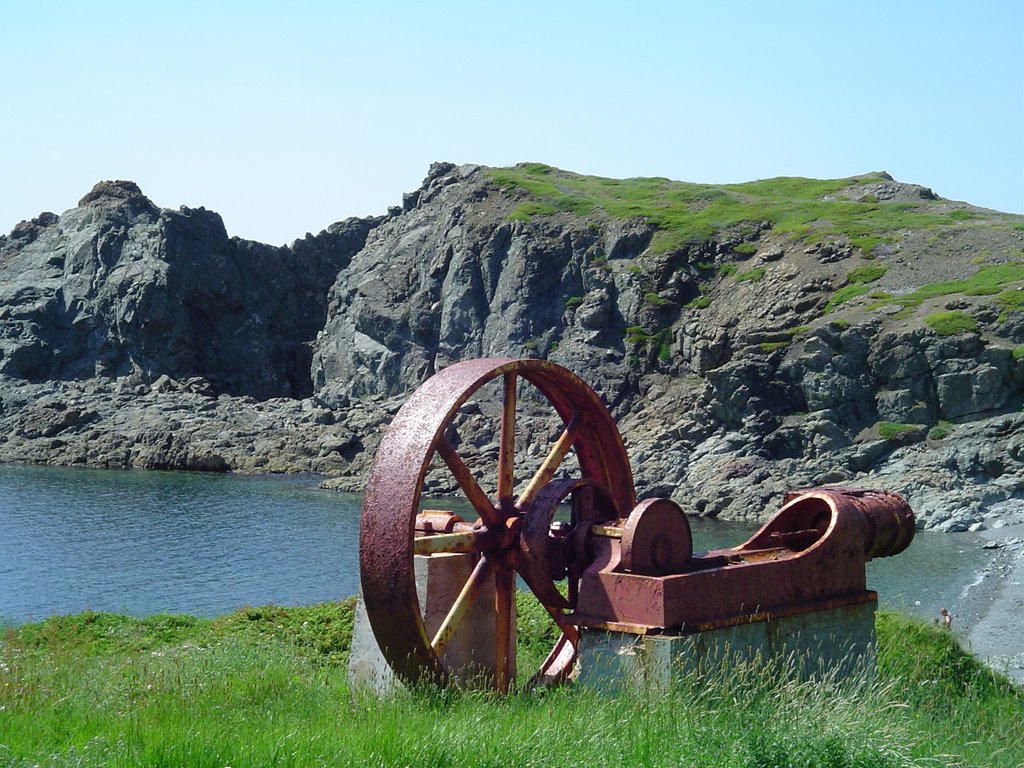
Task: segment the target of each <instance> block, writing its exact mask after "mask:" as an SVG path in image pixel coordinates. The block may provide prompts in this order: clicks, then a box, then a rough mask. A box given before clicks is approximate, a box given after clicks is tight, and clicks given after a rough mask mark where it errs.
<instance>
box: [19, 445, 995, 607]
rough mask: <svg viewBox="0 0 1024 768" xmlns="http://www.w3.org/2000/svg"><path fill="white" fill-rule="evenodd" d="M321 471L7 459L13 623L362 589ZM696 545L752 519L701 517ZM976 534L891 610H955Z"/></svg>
mask: <svg viewBox="0 0 1024 768" xmlns="http://www.w3.org/2000/svg"><path fill="white" fill-rule="evenodd" d="M317 482H318V479H317V478H313V477H280V476H275V477H246V476H236V475H210V474H196V473H176V472H145V471H134V472H132V471H125V472H117V471H104V470H84V469H62V468H54V467H19V466H2V465H0V624H2V623H11V622H13V623H21V622H24V621H28V620H33V619H42V618H45V617H46V616H50V615H53V614H59V613H76V612H78V611H82V610H85V609H91V610H95V611H116V612H120V613H128V614H133V615H147V614H152V613H161V612H172V613H191V614H196V615H215V614H219V613H225V612H227V611H231V610H234V609H236V608H239V607H241V606H244V605H262V604H266V603H277V604H279V605H303V604H310V603H316V602H322V601H325V600H334V599H338V598H342V597H346V596H348V595H352V594H355V592H356V591H357V590H358V588H359V573H358V553H357V542H358V533H359V511H360V510H359V507H360V498H359V497H358V496H353V495H343V494H336V493H331V492H327V491H321V490H319V489H318V488H317V487H316V485H317ZM693 528H694V538H695V548H696V549H708V548H711V547H718V546H727V545H734V544H738V543H740V542H742V541H743V540H745V539H746V538H747V537H748V536H749V535H750V533H751V532H752V530H753V529H752V528H751V527H750V526H743V525H735V524H727V523H716V522H714V521H705V520H695V521H693ZM987 559H988V558H987V557H986V554H985V553H984V552H983V551H982V550H980V548H979V546H978V543H977V542H976V540H975V539H974V538H973V537H966V536H965V535H951V534H930V535H929V534H924V533H919V534H918V536H917V538H916V540H915V542H914V544H913V546H912V547H911V548H910V550H908V551H907V552H905V553H903V554H902V555H900V556H899V557H895V558H887V559H882V560H876V561H873V562H872V563H870V564H869V565H868V584H869V586H870V587H871V588H873V589H877V590H878V591H879V593H880V596H881V601H882V604H883V605H889V606H894V607H902V608H904V609H906V610H909V611H910V612H913V613H919V614H921V615H925V616H932V615H934V614H935V613H937V611H938V608H939V607H940V606H942V605H949V606H950V607H951V610H954V612H955V606H956V605H957V604H958V600H959V599H960V597H961V595H962V593H963V590H964V589H965V587H967V586H968V585H970V584H971V583H972V582H974V581H975V578H976V576H975V574H976V573H977V571H978V569H979V568H980V567H981V566H982V565H983V564H984V563H985V562H987Z"/></svg>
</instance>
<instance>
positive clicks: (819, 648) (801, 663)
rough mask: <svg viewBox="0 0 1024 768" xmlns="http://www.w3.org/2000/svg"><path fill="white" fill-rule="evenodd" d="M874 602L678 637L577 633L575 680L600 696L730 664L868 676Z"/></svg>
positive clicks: (872, 666)
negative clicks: (600, 694) (577, 669)
mask: <svg viewBox="0 0 1024 768" xmlns="http://www.w3.org/2000/svg"><path fill="white" fill-rule="evenodd" d="M876 606H877V602H876V601H869V602H864V603H859V604H854V605H847V606H842V607H839V608H831V609H828V610H822V611H813V612H810V613H801V614H797V615H795V616H785V617H782V618H777V619H771V620H767V621H757V622H752V623H747V624H736V625H734V626H730V627H724V628H722V629H715V630H709V631H705V632H695V633H691V634H680V635H634V634H628V633H623V632H607V631H604V630H591V629H584V630H582V631H581V633H580V646H579V660H578V662H577V664H578V668H579V673H578V677H577V681H578V682H579V684H581V685H587V686H591V687H594V688H599V689H601V690H619V689H623V688H631V687H637V686H642V687H653V688H660V689H664V688H668V687H669V686H671V685H672V683H673V682H674V681H677V680H678V679H679V678H680V677H682V676H684V675H687V674H691V673H694V672H700V673H706V672H714V671H716V670H718V669H724V668H726V667H728V666H730V665H734V664H737V663H749V664H769V665H770V664H776V665H781V667H782V668H785V669H793V670H794V671H795V672H797V673H798V674H799V676H800V677H803V678H819V679H820V678H824V677H836V678H840V679H845V678H850V677H854V676H856V675H863V674H867V675H871V674H873V673H874V670H875V608H876Z"/></svg>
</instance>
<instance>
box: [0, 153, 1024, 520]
mask: <svg viewBox="0 0 1024 768" xmlns="http://www.w3.org/2000/svg"><path fill="white" fill-rule="evenodd" d="M1022 287H1024V217H1020V216H1012V215H1008V214H1000V213H997V212H994V211H988V210H984V209H979V208H975V207H973V206H970V205H967V204H965V203H959V202H954V201H949V200H943V199H941V198H939V197H938V196H936V195H935V194H934V193H933V192H932V191H931V190H929V189H927V188H925V187H920V186H917V185H912V184H903V183H899V182H896V181H894V180H892V179H891V178H889V177H888V176H887V175H885V174H882V173H873V174H866V175H863V176H859V177H854V178H850V179H840V180H827V181H817V180H808V179H772V180H766V181H762V182H753V183H750V184H741V185H728V186H712V185H695V184H683V183H679V182H670V181H668V180H665V179H632V180H612V179H597V178H593V177H582V176H577V175H575V174H570V173H566V172H562V171H558V170H557V169H553V168H550V167H548V166H543V165H539V164H524V165H520V166H516V167H515V168H511V169H490V168H484V167H479V166H462V167H456V166H453V165H450V164H435V165H434V166H432V167H431V169H430V172H429V174H428V176H427V178H426V180H425V181H424V183H423V185H422V186H421V188H420V189H419V190H417V191H415V192H413V193H410V194H407V195H405V197H404V199H403V204H402V206H400V207H395V208H393V209H391V210H390V211H389V213H388V215H387V216H382V217H379V218H374V219H364V220H353V219H350V220H347V221H345V222H342V223H339V224H335V225H332V226H331V227H329V228H328V229H327V230H325V231H324V232H322V233H321V234H319V235H317V236H316V237H307V239H305V240H302V241H298V242H296V243H295V244H294V245H292V246H291V247H287V248H272V247H270V246H265V245H261V244H258V243H251V242H246V241H242V240H238V239H236V238H228V237H227V235H226V233H225V232H224V227H223V224H222V223H221V221H220V218H219V217H218V216H217V215H216V214H213V213H210V212H208V211H205V210H203V209H201V208H200V209H185V208H183V209H181V210H179V211H168V210H162V209H158V208H156V207H155V206H154V205H153V204H152V203H151V202H150V201H149V200H148V199H146V198H145V197H144V196H143V195H142V193H141V192H140V191H139V190H138V188H137V187H136V186H135V185H134V184H131V183H129V182H104V183H101V184H99V185H97V187H96V188H95V189H94V190H93V191H92V192H91V193H90V194H89V195H87V196H86V197H85V198H83V200H82V201H81V203H80V204H79V206H78V207H77V208H75V209H73V210H71V211H68V212H66V213H64V214H62V215H61V216H59V217H58V216H55V215H53V214H43V215H41V216H40V217H38V218H37V219H35V220H33V221H32V222H27V223H23V224H21V225H19V226H18V227H16V228H15V230H14V232H12V233H11V235H10V236H9V237H7V238H3V239H0V375H2V378H0V419H2V421H3V422H4V423H3V430H4V435H6V437H0V459H3V460H7V461H47V462H55V463H67V464H88V465H103V466H146V467H179V468H203V469H238V470H245V471H268V470H272V471H295V470H298V471H303V470H307V471H317V472H324V473H327V474H332V475H336V476H338V479H337V480H336V481H335V483H336V484H337V485H338V486H340V487H345V488H353V489H357V488H359V487H360V484H361V482H362V477H363V474H364V473H365V469H366V466H367V463H368V460H369V457H370V455H371V453H372V448H373V446H374V445H375V443H376V440H377V438H378V436H379V431H380V428H381V426H382V425H383V424H385V423H386V422H387V421H388V419H389V418H390V415H391V414H392V413H393V412H394V410H395V409H396V408H397V407H398V405H400V403H401V402H402V400H403V399H404V397H405V396H406V395H407V394H408V392H409V391H411V390H412V389H413V388H415V386H416V385H417V384H418V383H419V382H421V381H422V380H423V379H424V378H426V377H427V376H429V375H430V374H431V373H433V372H434V371H436V370H438V369H440V368H442V367H444V366H445V365H447V364H449V363H451V362H454V361H457V360H461V359H466V358H470V357H478V356H490V355H511V356H542V357H546V358H548V359H551V360H553V361H555V362H558V363H560V364H562V365H564V366H566V367H568V368H570V369H572V370H574V371H575V372H577V373H578V374H579V375H581V376H582V377H583V378H584V379H585V380H587V381H588V382H589V383H591V384H592V385H593V386H594V387H595V388H596V389H597V390H598V391H599V392H601V394H602V395H603V396H604V397H605V399H606V401H607V402H608V403H609V405H610V407H611V408H612V410H613V412H614V414H615V415H616V417H617V418H618V419H619V421H620V425H621V428H622V431H623V433H624V435H625V438H626V440H627V444H628V447H629V449H630V454H631V457H632V461H633V469H634V473H635V474H636V475H637V479H638V484H639V486H640V488H641V490H642V492H643V493H645V494H648V493H658V494H661V495H671V496H673V497H674V498H675V499H676V500H677V501H679V502H680V503H681V504H682V505H683V506H684V508H686V509H688V510H690V511H693V512H698V513H701V514H709V515H721V516H724V517H737V518H752V517H758V516H760V515H763V514H764V513H765V512H768V511H771V510H772V509H773V508H774V507H775V505H777V504H778V501H779V498H780V495H781V493H782V492H783V491H784V490H786V489H788V488H792V487H796V486H802V485H814V484H821V483H837V482H838V483H847V484H851V483H852V484H865V485H873V486H881V487H886V488H890V489H892V490H896V491H900V492H903V493H906V494H908V495H909V496H910V498H911V502H912V503H913V504H914V506H915V508H916V509H917V511H918V513H919V515H920V517H921V518H922V520H923V521H924V522H925V523H926V524H927V525H928V526H930V527H939V528H943V529H947V530H957V529H963V528H966V527H969V526H975V527H980V526H983V525H985V524H986V515H988V514H989V512H988V510H989V509H990V508H991V505H993V504H995V503H996V502H1000V501H1004V500H1006V499H1009V498H1014V497H1016V496H1017V495H1019V494H1021V493H1024V455H1022V450H1024V414H1021V405H1022V402H1024V389H1022V383H1024V312H1022V309H1024V291H1021V288H1022ZM524 425H525V429H526V431H527V435H526V444H527V447H528V450H525V451H524V454H523V456H522V457H521V461H522V464H523V471H524V472H527V471H530V469H529V466H530V461H531V460H533V458H532V457H533V455H534V454H535V453H536V452H537V450H538V448H537V445H536V443H541V442H542V437H543V435H541V434H540V432H541V431H542V429H541V428H540V427H537V428H536V430H534V431H535V432H536V434H534V431H531V430H533V428H532V427H531V426H530V421H529V419H526V420H525V421H524ZM469 439H470V440H472V441H473V442H475V443H476V444H477V446H476V447H477V448H479V449H480V451H482V452H483V453H486V452H487V450H489V449H490V448H491V447H493V446H492V443H493V440H494V437H493V435H491V434H488V433H487V432H486V430H482V431H479V432H478V433H476V434H471V436H470V438H469Z"/></svg>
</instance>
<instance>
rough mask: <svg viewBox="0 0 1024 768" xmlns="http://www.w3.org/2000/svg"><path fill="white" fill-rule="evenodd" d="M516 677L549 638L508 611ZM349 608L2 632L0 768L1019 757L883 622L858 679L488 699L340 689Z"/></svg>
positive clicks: (899, 623) (1011, 716) (748, 681)
mask: <svg viewBox="0 0 1024 768" xmlns="http://www.w3.org/2000/svg"><path fill="white" fill-rule="evenodd" d="M518 604H519V607H520V611H521V612H520V618H519V620H518V628H519V633H520V637H521V638H522V637H523V636H524V635H525V636H526V638H525V639H523V640H522V642H521V643H520V646H519V647H520V661H521V664H520V666H521V667H524V666H526V667H531V668H532V666H533V665H534V664H535V663H537V661H538V660H539V659H540V658H541V657H542V656H543V654H544V653H545V652H546V649H547V648H548V647H549V645H550V643H551V641H552V640H553V632H552V630H551V627H552V626H553V625H552V624H551V622H550V621H547V620H546V619H544V618H543V617H542V616H541V613H542V609H540V608H539V607H538V606H537V605H536V603H535V601H532V600H531V599H530V598H528V597H525V596H520V599H519V600H518ZM351 616H352V610H351V603H350V602H347V603H343V604H329V605H324V606H313V607H311V608H290V609H281V608H274V607H267V608H256V609H248V610H246V611H240V612H237V613H234V614H231V615H230V616H226V617H223V618H220V619H214V620H209V619H193V618H190V617H155V618H154V619H147V620H139V619H129V618H125V617H120V616H110V615H106V614H80V615H78V616H71V617H64V618H60V619H53V620H50V621H47V622H43V623H40V624H32V625H28V626H25V627H22V628H19V629H12V630H9V631H8V632H7V635H6V637H5V638H4V641H3V645H2V648H0V764H2V765H5V766H12V767H15V768H21V767H23V766H24V767H27V766H33V765H46V766H84V767H86V768H88V767H90V766H111V765H112V766H124V767H128V766H153V765H157V766H159V765H167V766H171V765H174V766H178V765H182V766H184V765H187V766H199V767H200V768H204V767H206V766H209V767H210V768H213V767H215V766H216V768H222V767H223V766H227V765H230V766H233V767H234V768H240V767H247V768H248V767H251V766H309V765H368V766H412V765H415V766H428V767H430V766H449V765H457V766H506V765H523V766H564V765H636V766H656V767H660V766H666V767H668V766H684V765H685V766H704V767H705V768H711V767H712V766H713V767H715V768H719V767H721V768H731V767H733V766H735V767H737V768H740V767H742V768H749V767H751V766H783V765H793V766H829V767H831V768H854V766H869V767H872V768H888V767H890V766H891V767H892V768H896V767H897V766H933V765H979V766H980V765H985V766H990V767H991V768H1004V767H1005V768H1010V767H1011V766H1018V765H1019V764H1020V763H1021V761H1022V760H1024V731H1021V729H1020V727H1019V726H1020V716H1021V713H1022V711H1024V710H1022V707H1024V693H1022V691H1021V689H1020V688H1014V687H1013V686H1011V685H1010V684H1009V683H1008V682H1007V681H1006V680H1005V678H1002V677H1000V676H998V675H996V674H993V673H992V672H990V671H988V670H987V669H986V668H984V667H983V666H981V665H980V664H979V663H978V662H977V661H976V660H975V659H974V658H973V657H971V656H969V655H968V654H966V653H964V652H963V651H962V650H961V649H960V648H959V646H958V645H957V644H956V642H955V640H954V638H953V636H952V635H951V634H950V633H948V632H944V631H942V630H941V629H937V628H934V627H932V626H930V625H926V624H923V623H921V622H920V621H916V620H912V619H908V618H905V617H903V616H899V615H897V614H892V613H885V612H882V613H880V614H879V616H878V621H877V628H878V636H879V652H878V662H879V670H878V676H877V679H875V680H874V681H872V682H861V683H859V684H857V683H846V684H837V683H834V682H827V681H826V682H801V681H799V680H797V679H795V678H793V677H792V676H789V675H786V674H781V675H780V674H778V673H777V671H776V670H774V669H771V668H759V667H757V666H755V665H752V664H746V665H744V664H740V665H736V666H733V667H730V668H729V669H726V670H724V671H718V672H713V673H705V674H703V675H698V674H694V675H692V676H688V677H686V678H684V679H683V680H682V681H680V683H679V684H678V686H677V687H675V688H674V689H673V690H670V691H666V692H654V691H646V692H645V691H637V692H625V693H618V694H612V693H605V692H599V691H593V690H587V689H582V688H574V687H566V688H562V689H559V690H553V691H542V692H534V693H528V692H520V693H517V694H514V695H512V696H510V697H508V698H504V699H502V698H497V697H493V696H490V695H488V694H486V693H480V692H475V693H474V692H439V691H430V690H423V691H416V692H413V693H405V694H399V695H397V696H395V697H393V698H389V699H385V700H377V699H374V698H371V697H369V696H366V695H360V694H357V693H354V692H352V691H350V690H349V689H348V687H347V684H346V682H345V677H346V670H345V663H344V660H345V656H346V655H347V647H348V642H349V638H350V637H351Z"/></svg>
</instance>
